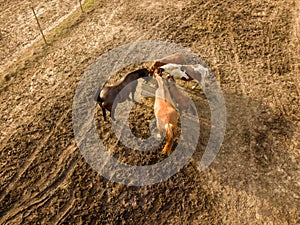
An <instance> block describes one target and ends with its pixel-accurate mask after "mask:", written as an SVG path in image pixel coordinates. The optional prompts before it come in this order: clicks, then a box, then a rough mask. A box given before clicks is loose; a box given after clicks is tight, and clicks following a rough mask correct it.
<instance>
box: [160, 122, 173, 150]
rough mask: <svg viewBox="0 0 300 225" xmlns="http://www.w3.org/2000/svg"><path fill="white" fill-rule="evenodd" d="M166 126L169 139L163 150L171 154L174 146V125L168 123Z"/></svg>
mask: <svg viewBox="0 0 300 225" xmlns="http://www.w3.org/2000/svg"><path fill="white" fill-rule="evenodd" d="M165 128H166V136H167V140H166V145H165V147H164V148H163V150H162V152H163V153H164V154H166V153H167V154H168V155H170V152H171V149H172V146H173V125H172V124H171V123H168V124H166V125H165Z"/></svg>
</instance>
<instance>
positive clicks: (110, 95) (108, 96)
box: [94, 68, 149, 120]
mask: <svg viewBox="0 0 300 225" xmlns="http://www.w3.org/2000/svg"><path fill="white" fill-rule="evenodd" d="M148 75H149V72H148V70H147V69H144V68H143V69H139V70H136V71H134V72H131V73H129V74H127V75H126V76H125V77H123V78H122V79H121V80H119V81H117V82H115V83H114V84H113V85H107V86H105V87H104V88H103V89H101V88H100V87H99V89H98V91H97V93H96V95H95V97H94V99H95V101H97V102H98V103H99V105H100V107H101V109H102V114H103V118H104V120H106V111H105V110H108V111H110V116H111V118H112V119H114V110H115V107H114V108H113V103H114V101H115V99H116V97H117V96H118V103H120V102H124V101H125V100H126V99H128V98H129V94H130V93H131V99H132V100H133V101H135V100H134V93H135V91H136V87H137V81H136V80H137V79H138V78H142V77H147V76H148ZM131 82H132V83H131ZM127 85H128V86H127ZM125 87H126V88H125ZM123 88H125V89H124V91H123V92H122V95H118V94H119V93H120V92H121V90H122V89H123Z"/></svg>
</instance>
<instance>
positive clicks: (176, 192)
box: [0, 0, 300, 224]
mask: <svg viewBox="0 0 300 225" xmlns="http://www.w3.org/2000/svg"><path fill="white" fill-rule="evenodd" d="M22 2H23V1H1V8H10V9H13V8H12V7H11V6H14V5H15V6H19V8H18V10H20V7H21V8H22V7H24V9H27V8H26V7H28V5H26V4H20V3H22ZM18 12H19V11H18ZM18 12H17V11H16V14H17V13H18ZM20 13H21V12H20ZM22 15H23V14H22ZM48 15H49V21H51V18H54V15H56V14H53V16H52V17H51V15H52V14H51V13H49V14H48ZM299 15H300V2H299V1H292V0H278V1H256V0H253V1H249V2H244V1H232V0H228V1H222V2H220V1H215V0H209V1H177V2H174V1H158V0H156V1H113V2H111V1H95V2H94V4H92V5H91V6H90V7H89V8H88V9H87V10H86V12H85V13H84V14H81V12H80V10H77V11H75V13H73V14H72V15H71V16H70V17H69V18H68V19H67V20H65V21H64V22H63V23H62V24H61V25H60V26H59V27H57V28H54V29H53V30H52V31H51V32H50V33H48V35H47V36H46V38H47V40H48V42H49V43H50V44H49V45H47V46H46V45H44V44H43V43H42V42H41V41H40V42H36V43H34V44H33V45H32V46H30V47H28V48H27V50H26V51H24V53H22V55H21V57H19V58H18V59H17V60H16V62H14V63H13V64H11V65H10V66H9V67H6V68H4V69H3V71H2V72H1V78H3V79H2V80H1V90H0V92H1V97H0V99H1V101H0V104H1V118H0V120H1V122H0V125H1V127H0V128H1V129H0V130H1V136H0V140H1V145H0V147H1V151H0V158H1V164H0V167H1V169H0V174H1V175H0V183H1V187H0V224H38V223H43V224H68V223H70V224H74V223H81V224H83V223H84V224H86V223H91V224H95V223H96V224H299V223H300V219H299V218H300V214H299V208H300V202H299V192H300V189H299V186H300V183H299V149H300V145H299V139H300V129H299V127H300V110H299V109H300V107H299V106H300V104H299V103H300V102H299V100H300V98H299V84H300V79H299V67H300V66H299V57H300V48H299V44H300V42H299V36H300V35H299V34H300V25H299ZM24 23H25V22H24ZM8 24H13V26H15V27H18V24H19V25H20V26H22V25H23V23H22V21H11V20H6V21H2V22H1V40H0V41H1V52H4V54H6V50H7V49H9V51H13V49H14V48H10V47H9V46H11V44H12V41H11V40H12V38H9V37H8V36H5V35H4V36H3V34H2V31H3V30H5V28H6V27H8ZM14 32H15V29H11V30H9V31H8V34H9V35H11V37H13V36H14V35H15V34H14ZM35 32H37V31H35ZM2 37H4V38H2ZM5 38H7V39H5ZM137 40H163V41H168V42H172V43H177V44H180V45H182V46H184V47H187V48H189V49H190V50H191V51H193V52H194V53H196V54H197V55H198V56H199V57H200V58H201V59H203V61H204V62H205V63H206V64H207V65H208V66H209V67H210V68H211V70H212V71H213V72H214V73H215V75H216V77H217V79H218V81H219V83H220V86H221V88H222V90H223V93H224V97H225V100H226V108H227V125H226V133H225V139H224V142H223V145H222V147H221V150H220V153H219V154H218V155H217V157H216V159H215V161H214V162H213V163H212V165H210V167H209V168H208V169H206V170H204V171H202V172H201V171H199V168H198V163H199V160H200V158H201V154H202V153H203V150H204V148H205V145H206V144H207V141H208V137H209V132H210V122H209V121H210V112H209V108H208V104H207V101H206V99H205V97H204V95H203V94H200V95H199V94H197V93H199V92H200V93H202V92H201V88H200V87H198V88H197V89H196V90H194V91H193V90H192V89H191V86H192V84H190V83H189V84H184V83H182V82H180V83H179V84H180V85H182V86H184V87H185V88H186V90H187V92H188V93H189V94H190V96H191V97H192V98H193V100H194V101H195V103H196V106H197V109H198V113H199V119H200V127H201V136H200V138H199V145H198V149H197V151H196V152H195V154H194V156H193V157H192V159H191V160H190V161H189V162H188V163H187V165H186V166H185V167H184V168H183V169H182V170H180V171H179V172H178V173H177V174H176V175H174V176H172V177H171V178H169V179H167V180H166V181H164V182H161V183H158V184H154V185H151V186H143V187H131V186H126V185H123V184H118V183H114V182H113V181H110V180H107V179H105V178H103V177H102V176H101V175H99V174H97V172H96V171H94V170H93V169H92V168H91V166H90V165H89V164H88V163H87V162H86V161H85V159H84V158H83V157H82V155H81V153H80V151H79V149H78V147H77V145H76V142H75V138H74V134H73V129H72V102H73V97H74V94H75V89H76V87H77V85H78V82H79V81H80V79H81V77H82V75H83V73H84V71H85V70H86V69H87V68H88V66H89V65H90V64H91V63H92V62H94V61H95V60H96V59H97V58H98V57H99V56H100V55H101V54H103V53H105V52H108V51H109V50H111V49H113V48H115V47H118V46H120V45H122V44H125V43H130V42H132V41H137ZM19 41H20V42H21V43H27V42H28V38H27V37H24V38H23V39H22V38H21V39H20V40H19ZM7 57H8V58H11V60H12V58H13V56H12V55H9V54H8V56H7ZM0 58H1V60H2V59H4V58H6V57H5V55H1V57H0ZM1 65H2V64H1ZM3 65H4V64H3ZM95 89H97V88H96V87H95ZM143 103H144V104H139V105H137V106H136V107H135V108H134V109H133V111H132V114H134V116H131V118H132V119H131V123H132V124H131V125H132V127H133V130H134V129H135V128H134V127H137V128H136V130H135V132H137V133H141V134H140V135H145V136H147V132H148V128H147V125H148V123H147V121H148V120H149V119H151V118H153V114H152V113H151V110H149V106H151V104H152V102H151V100H145V101H144V102H143ZM147 106H148V107H147ZM96 115H97V119H96V120H97V125H98V127H99V132H100V136H101V137H102V138H103V140H104V142H105V143H106V144H108V145H110V146H112V145H113V146H115V147H113V148H112V149H111V151H110V153H111V154H113V155H115V156H117V157H119V159H120V160H125V161H126V160H127V162H133V163H137V162H138V163H140V162H149V160H150V161H151V160H152V159H153V160H156V161H157V160H160V157H162V155H161V154H160V153H159V149H156V150H155V151H154V152H152V153H151V154H148V155H146V156H144V157H143V155H141V153H139V152H138V153H137V152H130V154H128V153H127V154H126V151H125V150H126V149H124V147H123V146H122V145H118V144H115V142H116V141H117V140H115V137H114V135H113V133H112V132H111V128H110V123H109V121H110V120H109V121H108V122H104V121H103V120H102V118H101V112H100V111H99V109H98V108H97V110H96ZM136 118H142V119H140V120H137V119H136ZM134 125H135V126H134ZM156 153H157V154H156ZM132 159H134V160H136V159H138V161H134V160H132Z"/></svg>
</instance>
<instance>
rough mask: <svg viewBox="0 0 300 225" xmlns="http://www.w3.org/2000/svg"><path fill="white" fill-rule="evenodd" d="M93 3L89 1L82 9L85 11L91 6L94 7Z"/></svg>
mask: <svg viewBox="0 0 300 225" xmlns="http://www.w3.org/2000/svg"><path fill="white" fill-rule="evenodd" d="M94 3H95V1H94V0H89V1H88V2H87V3H85V4H84V5H83V6H82V8H83V10H87V9H88V8H90V7H91V6H92V5H94Z"/></svg>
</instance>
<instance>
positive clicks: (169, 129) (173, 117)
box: [154, 73, 179, 155]
mask: <svg viewBox="0 0 300 225" xmlns="http://www.w3.org/2000/svg"><path fill="white" fill-rule="evenodd" d="M154 79H155V80H156V81H157V84H158V87H157V89H156V91H155V101H154V114H155V117H156V125H157V129H158V130H159V131H160V133H163V131H164V130H165V131H166V144H165V146H164V148H163V150H162V153H163V154H168V155H170V152H171V149H172V146H173V142H174V140H173V139H174V131H175V129H176V127H177V121H178V117H179V116H178V113H177V111H176V108H175V106H174V103H173V101H172V99H171V96H170V93H169V90H168V88H167V87H166V86H165V85H164V83H163V79H162V77H161V76H159V75H157V74H155V73H154Z"/></svg>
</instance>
